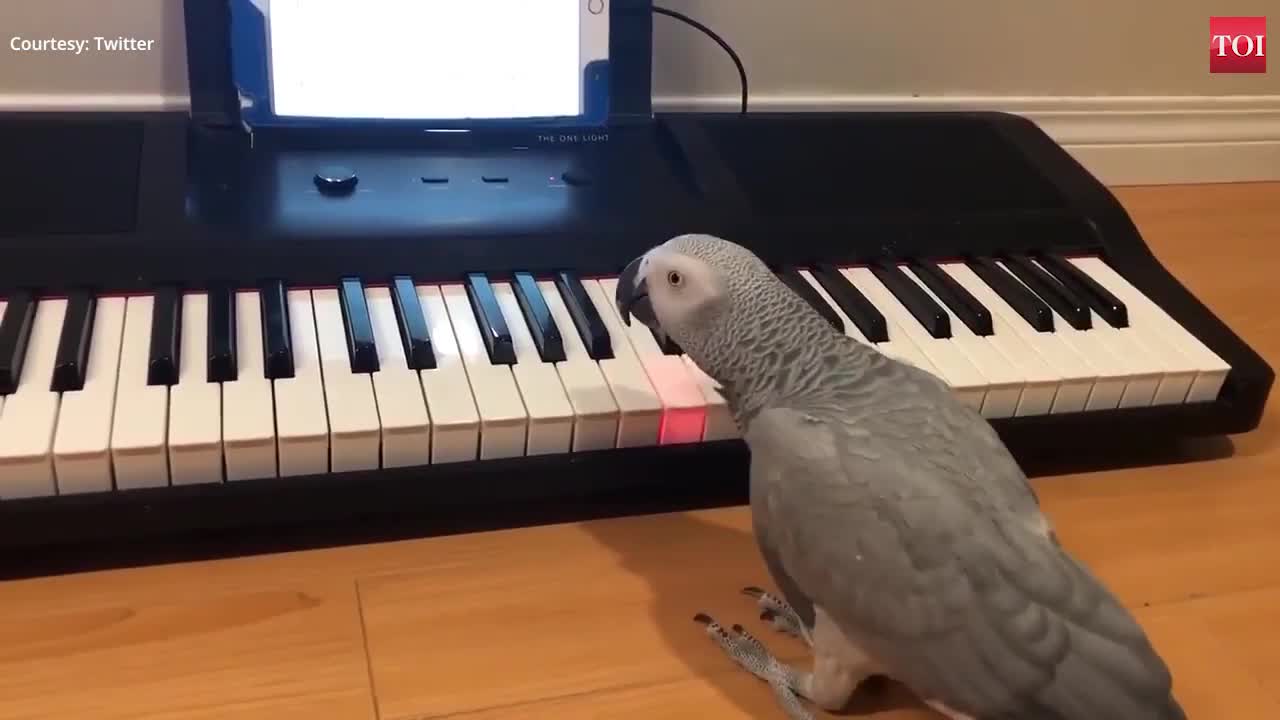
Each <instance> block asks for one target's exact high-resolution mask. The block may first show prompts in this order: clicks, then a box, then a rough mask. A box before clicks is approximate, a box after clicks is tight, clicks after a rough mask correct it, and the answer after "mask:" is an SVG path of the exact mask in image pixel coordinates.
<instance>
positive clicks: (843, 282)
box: [812, 264, 889, 343]
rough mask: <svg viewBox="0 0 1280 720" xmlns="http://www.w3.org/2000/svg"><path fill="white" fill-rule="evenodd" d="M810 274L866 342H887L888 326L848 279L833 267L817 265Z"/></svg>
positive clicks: (878, 312) (874, 307) (882, 316)
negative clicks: (860, 332) (863, 336)
mask: <svg viewBox="0 0 1280 720" xmlns="http://www.w3.org/2000/svg"><path fill="white" fill-rule="evenodd" d="M812 272H813V279H814V280H817V281H818V284H819V285H821V286H822V289H823V290H826V291H827V294H828V295H830V296H831V299H832V300H834V301H835V303H836V305H839V306H840V310H841V311H842V312H844V314H845V315H847V316H848V317H849V320H850V321H852V322H853V324H854V325H857V326H858V329H859V330H861V331H862V334H863V335H865V336H866V338H867V340H869V341H870V342H873V343H881V342H888V341H889V326H888V324H887V323H885V320H884V315H882V314H881V313H880V311H879V310H878V309H876V306H875V305H872V304H871V301H870V300H868V299H867V298H866V296H865V295H863V294H862V291H860V290H858V288H857V287H856V286H855V285H854V284H853V283H851V282H849V278H847V277H845V276H844V274H843V273H841V272H840V270H838V269H837V268H836V267H835V266H833V265H826V264H819V265H818V266H817V267H815V268H814V269H813V271H812Z"/></svg>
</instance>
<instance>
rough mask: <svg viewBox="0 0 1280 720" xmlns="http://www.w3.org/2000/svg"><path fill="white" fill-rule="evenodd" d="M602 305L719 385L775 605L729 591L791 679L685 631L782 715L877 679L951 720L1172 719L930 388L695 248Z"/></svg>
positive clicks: (1141, 662) (992, 438)
mask: <svg viewBox="0 0 1280 720" xmlns="http://www.w3.org/2000/svg"><path fill="white" fill-rule="evenodd" d="M615 302H616V303H617V306H618V310H619V313H620V314H621V316H622V318H623V319H624V321H625V322H627V323H630V322H631V321H632V318H634V319H635V320H638V321H640V322H643V323H644V324H646V325H648V326H649V327H651V328H653V329H654V330H655V331H657V332H658V333H659V334H661V335H663V336H668V337H670V338H671V339H673V340H675V342H676V343H678V344H679V345H680V347H681V348H683V349H684V351H685V352H686V353H687V354H688V355H689V357H690V358H691V359H692V360H693V361H694V362H695V363H696V364H697V365H698V367H699V368H701V369H702V370H703V371H704V372H706V373H707V374H708V375H709V376H711V378H713V379H714V380H715V381H716V383H718V384H719V386H720V388H721V392H722V394H723V395H724V397H725V400H726V402H727V404H728V405H729V408H730V410H731V412H732V414H733V417H734V419H735V421H736V423H737V424H738V427H739V429H740V431H741V433H742V438H743V440H744V441H745V442H746V444H747V446H748V448H749V451H750V458H751V459H750V468H751V469H750V507H751V517H752V527H753V533H754V535H755V538H756V541H757V543H758V546H759V550H760V552H761V554H762V555H763V558H764V561H765V565H766V567H767V568H768V571H769V574H770V576H771V577H772V579H773V582H774V583H775V584H776V586H777V589H778V590H779V592H780V595H781V597H778V596H776V595H774V594H772V593H770V592H766V591H764V590H762V589H759V588H755V587H750V588H745V589H744V592H745V593H746V594H748V595H751V596H753V597H754V598H755V600H756V604H757V605H758V606H759V608H761V609H762V610H763V613H762V615H761V617H762V618H764V619H769V620H772V621H773V624H774V626H775V627H777V628H778V629H780V630H784V631H788V632H790V634H793V635H796V636H797V637H799V638H801V639H802V640H804V641H805V642H806V643H807V644H808V646H809V647H810V649H811V651H812V654H813V665H812V668H811V669H810V670H808V671H805V670H802V669H797V668H792V667H789V666H787V665H785V664H782V663H780V662H779V661H778V660H777V659H776V658H775V657H774V656H773V654H772V653H771V652H770V651H769V650H768V649H767V648H766V646H765V645H764V643H762V642H761V641H760V640H758V639H757V638H755V637H753V636H752V635H751V634H750V633H748V632H747V631H745V630H743V629H742V628H741V627H740V626H738V625H734V626H732V628H725V627H724V626H722V625H721V624H720V623H719V622H717V621H716V620H714V619H713V618H710V617H709V616H707V615H706V614H704V613H698V614H697V615H696V616H695V619H697V620H698V621H700V622H702V623H703V624H704V625H705V626H706V630H707V632H708V634H709V635H710V636H711V638H712V639H713V640H715V641H716V642H718V643H719V644H720V646H721V647H722V648H723V649H724V651H725V652H726V653H727V654H728V655H729V656H730V657H731V658H733V660H735V661H736V662H738V663H739V664H740V665H742V666H743V667H744V668H746V669H747V670H749V671H750V672H752V673H753V674H755V675H756V676H757V677H759V678H760V679H761V680H763V681H765V682H767V683H768V684H769V685H770V686H772V688H773V690H774V693H775V695H776V697H777V698H778V701H779V703H780V704H781V706H782V708H783V709H784V710H785V712H786V713H787V715H788V716H789V717H791V718H794V719H796V720H799V719H801V718H812V715H811V714H810V710H809V709H808V705H807V703H811V704H813V705H816V706H818V707H821V708H824V709H828V710H840V709H843V708H844V707H846V705H847V703H848V702H849V700H850V699H851V697H852V696H853V694H854V691H855V690H856V689H857V687H858V686H859V685H860V684H861V683H862V681H863V680H865V679H866V678H868V677H869V676H872V675H880V676H886V677H889V678H892V679H894V680H897V681H898V682H900V683H901V684H903V685H904V686H906V687H907V688H909V689H910V690H911V691H912V692H913V693H915V694H916V695H917V696H918V697H919V698H920V699H921V700H922V701H923V702H924V703H925V704H927V705H928V706H930V707H931V708H933V709H934V710H935V711H936V712H938V713H941V714H942V715H944V716H946V717H948V718H951V719H952V720H959V719H961V718H963V719H966V720H1174V719H1185V714H1184V712H1183V710H1182V709H1181V707H1180V706H1179V704H1178V702H1177V700H1176V699H1175V698H1174V696H1173V693H1172V689H1171V686H1172V678H1171V675H1170V672H1169V669H1168V667H1167V666H1166V664H1165V663H1164V662H1163V661H1162V660H1161V658H1160V657H1159V655H1158V654H1157V653H1156V651H1155V650H1154V649H1153V647H1152V645H1151V643H1150V642H1149V640H1148V638H1147V636H1146V634H1145V633H1144V632H1143V630H1142V628H1141V627H1140V626H1139V625H1138V623H1137V622H1136V621H1135V619H1134V618H1133V616H1132V615H1131V614H1130V613H1129V612H1128V611H1126V610H1125V608H1124V607H1123V606H1121V604H1120V603H1119V602H1118V601H1117V599H1116V598H1115V597H1114V596H1113V595H1112V594H1111V592H1110V591H1109V590H1108V589H1107V588H1106V587H1104V586H1103V585H1102V583H1101V582H1099V580H1098V579H1096V578H1095V577H1094V576H1093V575H1092V574H1091V573H1090V572H1089V570H1088V569H1086V568H1085V567H1084V566H1083V565H1082V564H1081V563H1080V562H1078V561H1077V560H1076V559H1074V558H1073V557H1072V556H1071V555H1070V554H1068V552H1067V551H1066V550H1065V549H1064V548H1063V547H1062V546H1061V545H1060V544H1059V542H1058V539H1057V537H1056V535H1055V534H1054V531H1053V530H1052V529H1051V526H1050V524H1049V521H1048V520H1047V519H1046V517H1045V516H1044V515H1043V514H1042V512H1041V509H1040V505H1039V501H1038V498H1037V497H1036V495H1035V494H1034V491H1033V490H1032V489H1031V487H1030V485H1029V484H1028V482H1027V479H1026V476H1025V475H1024V473H1023V472H1022V470H1021V469H1020V467H1019V466H1018V464H1017V463H1016V461H1015V460H1014V459H1013V457H1012V456H1011V455H1010V453H1009V452H1008V450H1007V449H1006V448H1005V446H1004V445H1003V443H1002V442H1001V440H1000V439H999V436H998V435H997V434H996V433H995V431H994V430H993V429H992V427H991V426H990V424H989V423H988V422H987V421H986V420H985V419H984V418H983V417H981V416H980V415H979V414H978V413H977V412H976V411H975V410H973V409H972V408H970V407H969V406H967V405H965V404H963V403H962V402H960V401H959V400H958V399H956V398H955V396H954V395H953V394H952V392H951V391H950V389H949V387H948V386H947V385H946V384H945V383H944V382H943V381H941V380H939V379H938V378H937V377H935V376H934V375H933V374H931V373H929V372H927V371H924V370H921V369H919V368H916V367H915V366H913V365H910V364H907V363H903V362H899V361H897V360H895V359H893V358H890V357H888V356H886V355H884V354H882V353H880V352H879V351H877V350H876V349H875V348H874V347H872V346H870V345H867V344H865V343H863V342H861V341H859V340H856V339H854V338H851V337H848V336H846V335H845V334H843V333H841V332H839V331H837V330H836V329H834V327H833V326H832V325H831V324H830V323H829V322H828V321H827V320H826V319H824V318H823V317H822V315H821V314H819V313H818V312H817V311H815V310H813V309H812V307H811V306H810V305H809V304H808V303H807V302H805V301H804V300H803V299H802V298H801V297H800V296H799V295H797V294H796V293H795V292H794V291H792V290H791V288H789V287H788V286H787V285H785V284H784V283H783V282H781V281H780V280H779V279H778V278H777V277H776V276H775V275H774V273H773V272H771V271H770V269H769V268H768V267H767V266H766V265H765V264H764V263H763V262H762V261H761V260H760V259H759V258H758V257H757V256H756V255H755V254H753V253H752V252H751V251H749V250H747V249H746V248H744V247H742V246H741V245H738V244H735V243H732V242H730V241H727V240H724V239H721V238H717V237H714V236H710V235H697V234H691V235H681V236H678V237H674V238H672V239H670V240H668V241H666V242H664V243H662V244H660V245H657V246H656V247H653V248H651V249H650V250H649V251H648V252H646V253H644V254H643V255H642V256H640V257H638V258H636V259H635V260H633V261H632V262H631V263H630V264H628V265H627V267H626V269H625V270H624V271H623V273H622V274H621V276H620V277H619V281H618V288H617V293H616V297H615Z"/></svg>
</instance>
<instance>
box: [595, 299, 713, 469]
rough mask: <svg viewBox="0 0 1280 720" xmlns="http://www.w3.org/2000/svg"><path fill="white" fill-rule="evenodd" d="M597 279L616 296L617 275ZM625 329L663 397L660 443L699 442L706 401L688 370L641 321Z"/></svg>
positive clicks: (650, 378)
mask: <svg viewBox="0 0 1280 720" xmlns="http://www.w3.org/2000/svg"><path fill="white" fill-rule="evenodd" d="M599 282H600V288H601V289H602V290H604V292H605V295H606V296H607V297H615V294H616V293H617V289H618V280H617V278H607V279H601V280H600V281H599ZM624 329H625V330H626V335H627V339H628V340H629V341H630V343H631V347H632V349H633V350H634V351H635V354H636V357H637V358H639V360H640V365H641V366H642V367H643V368H644V371H645V374H646V375H648V377H649V382H650V383H652V384H653V389H654V390H656V391H657V393H658V398H659V399H660V400H661V401H662V406H663V419H662V429H661V432H660V435H659V437H658V442H659V444H662V445H676V444H681V443H696V442H699V441H700V440H701V439H702V431H703V428H704V427H705V426H706V423H707V401H706V399H705V398H704V397H703V395H702V390H701V389H700V388H699V386H698V383H697V381H695V380H694V378H693V376H692V375H690V374H689V368H688V367H687V366H686V365H685V363H684V361H683V360H681V359H680V358H679V357H678V356H676V355H667V354H664V353H663V352H662V348H660V347H659V346H658V341H657V340H655V339H654V338H653V333H652V332H651V331H650V330H649V328H648V327H646V326H645V324H644V323H641V322H635V321H633V322H632V323H631V324H630V325H626V326H624Z"/></svg>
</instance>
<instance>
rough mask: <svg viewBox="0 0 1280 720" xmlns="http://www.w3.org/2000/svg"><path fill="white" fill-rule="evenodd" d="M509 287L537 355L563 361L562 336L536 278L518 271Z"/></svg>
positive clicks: (546, 359) (547, 359) (552, 361)
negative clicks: (513, 294) (518, 305)
mask: <svg viewBox="0 0 1280 720" xmlns="http://www.w3.org/2000/svg"><path fill="white" fill-rule="evenodd" d="M511 289H512V291H513V292H514V293H515V296H516V301H517V302H519V304H520V312H521V314H522V316H523V317H524V320H525V323H526V324H527V327H528V328H529V334H530V336H532V338H533V344H534V346H535V347H537V349H538V356H539V357H541V358H542V359H543V360H544V361H545V362H549V363H557V362H564V360H565V354H564V338H563V337H562V336H561V335H560V328H558V327H556V322H555V319H554V318H552V317H551V310H550V309H549V308H548V307H547V300H546V298H544V297H542V292H541V291H540V290H538V282H537V280H535V279H534V277H533V275H530V274H529V273H527V272H518V273H516V274H515V282H513V283H512V284H511ZM569 329H570V331H571V330H572V328H569Z"/></svg>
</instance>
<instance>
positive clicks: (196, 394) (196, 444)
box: [167, 293, 223, 485]
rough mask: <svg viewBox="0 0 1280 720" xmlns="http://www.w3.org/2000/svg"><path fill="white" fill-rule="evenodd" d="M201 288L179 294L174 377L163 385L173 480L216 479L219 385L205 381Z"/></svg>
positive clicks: (205, 307) (205, 312)
mask: <svg viewBox="0 0 1280 720" xmlns="http://www.w3.org/2000/svg"><path fill="white" fill-rule="evenodd" d="M210 299H211V297H210V296H209V295H208V294H206V293H186V294H184V295H183V296H182V313H181V314H182V347H181V352H180V353H179V355H178V382H177V384H175V385H173V386H172V387H170V388H169V440H168V443H167V444H168V453H169V472H170V473H171V474H172V476H173V478H172V482H173V484H174V485H195V484H199V483H216V482H222V479H223V478H222V457H223V447H222V386H221V385H220V384H219V383H217V382H216V381H215V382H210V381H209V357H210V353H209V339H210V337H209V332H208V330H209V326H210V322H209V316H210V314H211V313H212V310H213V309H212V308H211V307H210V306H209V301H210Z"/></svg>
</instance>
